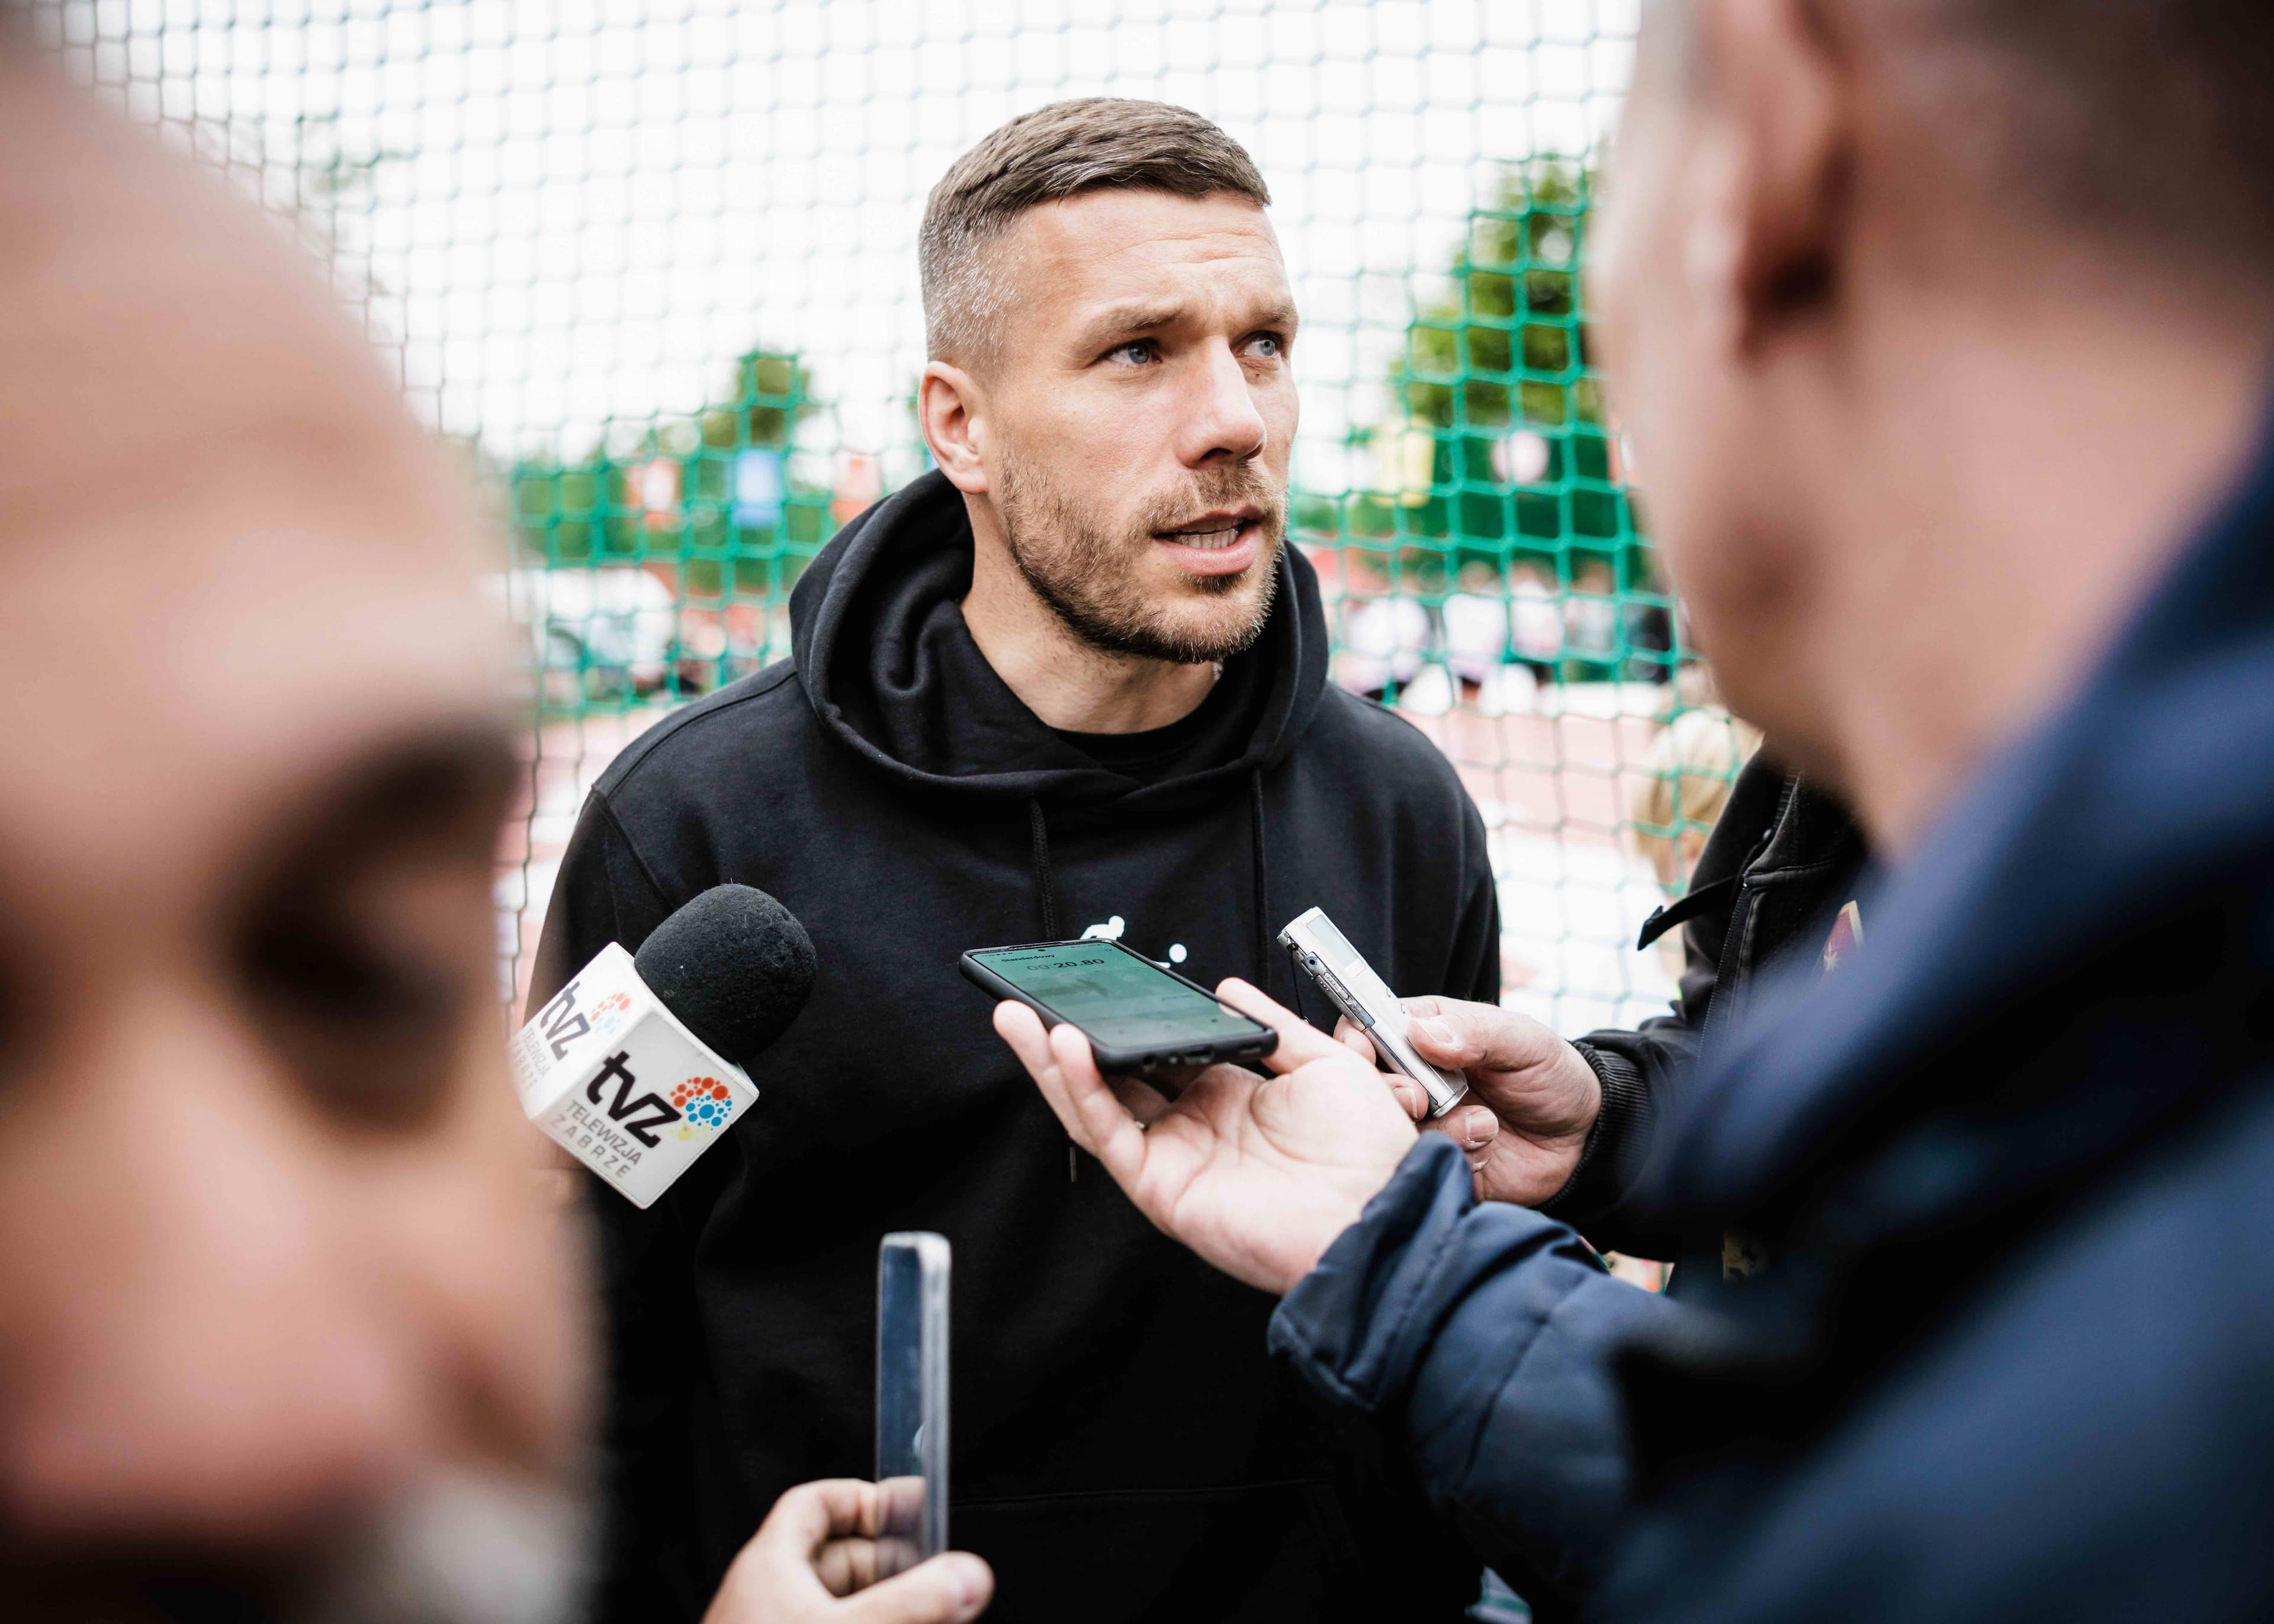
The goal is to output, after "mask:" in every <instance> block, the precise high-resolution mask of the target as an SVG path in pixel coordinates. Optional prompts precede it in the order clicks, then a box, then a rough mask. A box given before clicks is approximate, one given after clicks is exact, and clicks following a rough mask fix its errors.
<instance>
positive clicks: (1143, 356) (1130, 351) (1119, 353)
mask: <svg viewBox="0 0 2274 1624" xmlns="http://www.w3.org/2000/svg"><path fill="white" fill-rule="evenodd" d="M1106 353H1107V356H1108V357H1109V358H1110V359H1112V360H1116V361H1131V362H1134V363H1136V364H1138V365H1142V364H1143V363H1145V362H1147V361H1149V360H1151V359H1152V358H1153V341H1152V340H1151V339H1149V338H1139V339H1133V340H1131V341H1130V342H1128V343H1126V344H1120V345H1117V346H1116V347H1115V348H1114V349H1112V350H1109V351H1107V352H1106Z"/></svg>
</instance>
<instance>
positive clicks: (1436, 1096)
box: [1279, 908, 1469, 1116]
mask: <svg viewBox="0 0 2274 1624" xmlns="http://www.w3.org/2000/svg"><path fill="white" fill-rule="evenodd" d="M1279 945H1280V946H1282V947H1284V948H1285V949H1286V950H1287V951H1289V952H1291V953H1292V954H1293V955H1294V956H1295V962H1296V963H1297V964H1299V965H1300V966H1302V967H1303V969H1304V971H1305V972H1306V974H1309V976H1310V978H1311V979H1312V980H1313V981H1316V982H1317V983H1318V984H1319V989H1320V990H1321V991H1322V992H1324V993H1325V994H1326V995H1327V996H1328V997H1329V998H1331V999H1333V1000H1334V1004H1335V1007H1336V1008H1337V1009H1338V1010H1340V1011H1342V1012H1343V1013H1344V1014H1345V1015H1347V1016H1349V1017H1350V1018H1351V1022H1352V1025H1354V1026H1359V1028H1361V1029H1362V1030H1363V1031H1364V1032H1365V1033H1366V1034H1367V1036H1368V1037H1369V1038H1372V1039H1373V1040H1374V1049H1375V1050H1376V1051H1377V1052H1379V1053H1380V1054H1381V1056H1382V1059H1383V1060H1385V1061H1387V1062H1388V1063H1389V1064H1390V1065H1392V1066H1394V1067H1396V1068H1397V1070H1398V1071H1403V1072H1404V1074H1405V1075H1406V1076H1408V1077H1410V1078H1412V1079H1413V1080H1414V1081H1415V1082H1417V1083H1419V1084H1420V1085H1421V1087H1422V1091H1423V1092H1424V1093H1426V1094H1427V1095H1428V1096H1429V1115H1431V1116H1443V1115H1444V1114H1445V1113H1446V1112H1447V1111H1449V1110H1451V1109H1453V1108H1454V1107H1455V1106H1456V1105H1458V1104H1459V1103H1460V1102H1461V1099H1462V1096H1464V1095H1465V1094H1467V1093H1468V1092H1469V1084H1468V1079H1466V1078H1465V1077H1463V1076H1461V1075H1460V1073H1458V1072H1457V1071H1440V1070H1439V1069H1438V1068H1437V1067H1435V1066H1433V1065H1431V1064H1429V1063H1428V1062H1427V1061H1426V1060H1424V1059H1422V1058H1421V1056H1419V1055H1417V1054H1415V1053H1414V1052H1413V1045H1412V1043H1410V1042H1408V1041H1406V1037H1405V1028H1406V1024H1407V1021H1406V1014H1405V1006H1404V1004H1401V1003H1399V1002H1398V1001H1397V994H1396V993H1394V992H1392V991H1390V990H1389V983H1388V982H1387V981H1383V980H1382V977H1380V976H1379V975H1376V974H1374V966H1372V965H1370V964H1368V963H1367V961H1366V959H1364V958H1363V957H1361V956H1360V954H1359V951H1358V949H1356V948H1354V947H1352V945H1351V944H1350V942H1349V939H1348V938H1346V937H1345V936H1344V935H1343V933H1342V932H1341V931H1339V930H1337V929H1335V921H1332V920H1330V919H1329V918H1328V917H1327V915H1326V913H1325V910H1323V909H1321V908H1313V909H1312V910H1311V911H1310V912H1309V913H1307V914H1304V915H1302V917H1300V918H1299V919H1297V920H1296V921H1294V922H1293V923H1291V924H1290V925H1289V926H1288V927H1287V928H1286V929H1284V930H1282V931H1281V932H1280V933H1279Z"/></svg>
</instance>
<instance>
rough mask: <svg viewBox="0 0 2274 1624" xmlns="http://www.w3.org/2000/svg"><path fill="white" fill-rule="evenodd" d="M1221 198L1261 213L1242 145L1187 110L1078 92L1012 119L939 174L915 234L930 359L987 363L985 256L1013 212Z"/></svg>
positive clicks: (997, 290) (995, 284) (991, 312)
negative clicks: (1095, 200) (1102, 196)
mask: <svg viewBox="0 0 2274 1624" xmlns="http://www.w3.org/2000/svg"><path fill="white" fill-rule="evenodd" d="M1113 191H1126V192H1171V193H1174V194H1175V195H1177V196H1178V197H1186V198H1205V197H1212V196H1214V195H1216V193H1218V192H1230V193H1231V194H1232V195H1233V196H1235V197H1242V198H1246V199H1247V200H1248V201H1249V202H1251V203H1253V204H1254V205H1255V206H1256V207H1258V208H1265V207H1269V205H1270V202H1271V189H1270V188H1269V186H1267V185H1265V184H1263V176H1262V174H1261V172H1260V171H1259V170H1258V169H1256V167H1255V161H1254V159H1253V158H1250V157H1249V156H1248V155H1247V149H1246V147H1242V146H1241V145H1240V144H1239V142H1238V141H1235V140H1233V139H1231V137H1230V136H1228V135H1226V134H1225V133H1224V132H1223V131H1222V130H1220V129H1218V128H1217V127H1216V125H1215V124H1211V123H1210V122H1209V120H1207V119H1205V118H1203V117H1201V116H1200V115H1199V114H1198V113H1195V112H1193V111H1192V110H1191V109H1188V108H1181V107H1173V106H1171V105H1170V104H1169V103H1168V102H1133V101H1128V100H1126V99H1124V98H1121V97H1118V96H1083V97H1080V98H1077V99H1076V100H1073V101H1071V102H1051V103H1050V105H1049V106H1048V107H1043V108H1037V109H1035V110H1034V111H1033V112H1031V113H1022V114H1020V116H1019V117H1016V118H1013V120H1012V121H1011V122H1010V123H1009V124H1005V125H1003V126H1002V127H1001V128H1000V129H998V130H997V131H995V132H993V133H992V134H990V135H989V136H987V137H985V138H984V139H982V140H981V141H980V142H979V144H978V145H977V146H975V147H973V148H972V149H971V150H970V151H969V152H968V153H966V154H963V156H961V157H960V158H958V159H957V160H956V161H955V162H953V163H952V164H950V165H949V166H948V169H947V173H946V174H945V175H943V176H942V177H940V180H939V184H937V185H936V186H934V187H933V188H932V189H931V196H930V199H928V200H927V201H926V203H925V204H924V215H923V225H922V229H921V230H920V231H919V233H918V236H917V238H916V266H917V269H918V272H919V274H921V276H922V282H923V307H924V331H925V337H926V342H928V343H929V345H930V349H931V355H932V358H933V359H934V360H952V361H955V362H957V363H958V364H960V365H965V366H971V365H979V364H981V363H983V362H985V361H988V360H990V359H991V358H992V357H994V356H995V355H996V353H997V351H998V349H999V342H998V341H999V339H1000V335H998V334H997V333H996V332H995V330H994V325H995V322H996V321H997V320H998V318H999V317H1000V316H1001V315H1002V313H1003V307H1004V300H1005V297H1006V296H1005V290H1004V289H1003V288H1002V287H1001V286H1000V285H999V284H1000V282H1001V278H1000V276H999V275H998V267H997V266H996V265H995V263H994V250H995V248H996V247H997V245H998V242H999V239H1000V238H1001V237H1003V235H1004V233H1005V232H1006V231H1008V230H1009V229H1011V227H1012V225H1013V223H1015V222H1017V220H1018V218H1019V216H1020V215H1021V214H1025V213H1026V212H1027V211H1028V209H1030V208H1035V207H1040V206H1041V205H1043V204H1044V203H1055V202H1057V201H1058V200H1059V199H1064V198H1073V197H1080V196H1081V195H1083V194H1084V193H1086V192H1113Z"/></svg>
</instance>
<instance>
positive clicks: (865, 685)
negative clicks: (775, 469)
mask: <svg viewBox="0 0 2274 1624" xmlns="http://www.w3.org/2000/svg"><path fill="white" fill-rule="evenodd" d="M971 549H972V539H971V523H970V520H969V518H968V515H966V513H965V511H964V506H963V496H962V493H961V492H959V491H958V490H957V489H956V488H955V487H954V486H953V485H951V484H949V483H948V481H947V478H946V477H945V475H943V474H941V473H939V472H938V471H937V470H933V471H931V472H930V473H927V474H925V475H924V476H923V477H922V478H920V479H918V480H916V481H915V483H913V484H911V485H907V486H906V487H905V488H903V489H901V490H900V491H898V492H894V493H893V494H892V496H890V497H888V498H887V499H885V500H884V501H882V502H879V503H878V504H877V506H875V507H874V508H870V509H869V510H868V511H867V512H866V513H864V514H862V515H861V516H860V517H859V518H857V519H855V520H854V521H853V522H852V523H850V524H848V525H847V526H846V527H845V528H844V530H840V532H838V534H837V536H836V538H834V539H833V540H832V541H831V542H830V543H829V545H827V546H825V547H824V548H823V549H822V550H821V552H820V553H819V555H818V556H817V557H816V558H815V559H814V560H813V562H812V563H811V564H810V565H809V567H808V568H807V569H806V571H805V574H804V575H803V576H802V577H801V578H800V580H799V581H798V583H797V587H796V590H794V591H793V592H792V593H791V595H790V630H791V649H792V650H793V652H794V655H795V658H796V662H797V671H798V676H799V679H800V680H801V681H802V683H803V685H804V687H805V691H806V694H807V696H808V698H809V700H810V701H811V703H812V705H813V709H814V711H815V713H816V714H817V716H818V717H819V718H820V719H821V722H822V725H823V726H825V727H826V728H827V729H829V731H830V732H831V733H833V734H835V735H836V737H838V738H839V739H840V740H841V741H843V742H844V743H845V744H847V746H849V747H850V748H852V749H853V750H854V751H855V752H856V753H857V754H859V755H860V756H862V757H864V758H865V759H867V760H868V761H870V763H873V764H874V765H876V766H877V768H879V769H881V770H882V771H885V772H886V773H888V774H890V775H891V776H892V777H893V778H897V779H899V780H900V781H901V782H903V783H906V784H908V785H911V786H922V787H923V788H925V789H928V790H936V791H945V792H950V793H960V794H970V795H982V796H1006V797H1013V798H1016V799H1018V800H1021V801H1039V800H1043V799H1047V800H1050V801H1054V802H1060V803H1078V804H1084V805H1090V806H1128V807H1138V806H1142V807H1146V808H1155V807H1159V806H1162V805H1164V804H1167V803H1171V802H1175V801H1184V800H1186V799H1188V798H1191V797H1193V796H1197V795H1205V794H1221V793H1224V792H1225V791H1227V790H1231V789H1232V788H1235V787H1237V786H1238V784H1239V781H1240V780H1241V779H1243V778H1247V777H1250V776H1252V775H1253V774H1254V773H1256V772H1258V771H1262V770H1265V769H1267V768H1269V767H1272V766H1275V765H1276V764H1277V763H1279V762H1281V761H1282V760H1284V758H1285V757H1286V756H1288V754H1289V753H1290V752H1291V751H1292V750H1293V748H1295V745H1296V742H1297V741H1299V739H1301V737H1302V735H1303V733H1304V731H1305V730H1306V728H1307V727H1308V726H1310V725H1311V722H1312V720H1313V718H1314V717H1315V716H1316V715H1317V712H1318V709H1319V705H1320V703H1321V700H1322V699H1323V697H1324V695H1325V693H1326V686H1327V658H1328V643H1327V626H1326V615H1325V613H1324V611H1323V609H1322V608H1321V605H1320V601H1319V581H1318V576H1317V575H1316V573H1315V572H1314V571H1313V569H1312V568H1311V566H1310V562H1309V560H1306V559H1305V558H1304V557H1303V556H1302V554H1301V553H1299V551H1298V550H1297V549H1296V548H1295V547H1294V546H1293V545H1287V546H1284V547H1283V548H1282V549H1281V550H1280V558H1279V591H1278V596H1277V598H1276V600H1275V601H1274V603H1273V605H1272V608H1271V614H1270V618H1269V620H1267V621H1266V622H1265V623H1264V628H1263V634H1262V635H1261V636H1260V637H1259V638H1257V639H1256V641H1255V643H1254V646H1253V647H1251V648H1249V649H1248V650H1246V651H1245V652H1243V653H1240V654H1237V655H1234V656H1233V657H1232V658H1231V659H1229V660H1226V661H1225V662H1224V676H1223V679H1222V680H1221V682H1220V683H1219V684H1218V688H1217V690H1216V695H1215V697H1214V698H1213V699H1212V700H1211V708H1212V715H1211V719H1210V720H1209V724H1208V725H1207V726H1204V727H1203V728H1202V729H1201V732H1200V733H1198V734H1197V735H1195V737H1194V738H1193V741H1192V742H1191V744H1190V745H1189V747H1188V748H1186V752H1185V753H1184V755H1183V756H1181V757H1180V758H1179V759H1178V761H1177V762H1175V763H1172V764H1171V767H1170V768H1169V769H1168V770H1167V771H1164V772H1156V773H1154V774H1150V775H1148V778H1146V779H1143V780H1140V779H1138V778H1132V777H1130V776H1128V775H1127V774H1125V773H1122V772H1118V771H1114V770H1112V769H1111V768H1109V767H1103V766H1101V765H1099V764H1098V763H1096V762H1095V761H1093V760H1091V759H1090V758H1089V757H1088V756H1087V755H1085V754H1084V753H1083V752H1082V751H1081V750H1080V749H1078V748H1075V747H1074V746H1073V745H1071V744H1068V743H1067V742H1066V741H1065V740H1063V739H1061V738H1059V737H1058V734H1057V733H1053V732H1052V731H1051V730H1050V727H1049V726H1047V725H1046V724H1045V723H1043V720H1042V719H1041V718H1039V717H1037V716H1035V713H1034V712H1033V711H1029V710H1028V708H1027V707H1026V705H1025V704H1024V703H1022V702H1021V701H1020V698H1019V696H1018V695H1015V694H1013V692H1012V691H1011V690H1010V688H1008V687H1007V686H1005V683H1004V681H1003V680H1002V679H1001V678H1000V677H998V676H997V675H996V674H995V670H994V667H992V666H991V665H989V664H988V663H987V659H986V657H985V656H984V655H983V654H982V653H981V652H980V651H979V645H978V644H977V643H975V642H974V641H973V640H972V636H971V632H970V628H968V627H967V626H966V625H965V624H964V620H963V610H962V607H961V605H962V600H963V598H964V595H965V594H966V593H968V591H969V590H970V589H971Z"/></svg>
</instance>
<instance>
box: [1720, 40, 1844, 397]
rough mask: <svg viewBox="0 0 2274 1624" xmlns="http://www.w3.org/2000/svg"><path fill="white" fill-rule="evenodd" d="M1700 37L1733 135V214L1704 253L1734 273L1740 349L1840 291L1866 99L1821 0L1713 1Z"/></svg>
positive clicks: (1751, 347) (1750, 348) (1746, 350)
mask: <svg viewBox="0 0 2274 1624" xmlns="http://www.w3.org/2000/svg"><path fill="white" fill-rule="evenodd" d="M1698 10H1699V12H1700V17H1699V21H1700V24H1701V28H1700V34H1701V37H1700V40H1699V44H1700V45H1701V46H1702V48H1703V49H1704V50H1705V51H1706V56H1707V65H1706V78H1707V79H1708V81H1709V88H1707V89H1706V92H1705V94H1707V95H1709V96H1711V97H1712V98H1713V100H1714V101H1715V102H1718V103H1719V104H1720V106H1719V108H1718V109H1717V110H1718V112H1719V114H1720V117H1721V120H1722V121H1723V122H1724V124H1725V129H1726V132H1727V135H1728V139H1729V142H1730V152H1729V156H1730V161H1731V167H1730V169H1729V171H1728V174H1727V175H1726V176H1725V177H1724V178H1725V179H1726V181H1727V183H1728V193H1727V195H1726V196H1725V198H1724V199H1723V202H1724V204H1725V206H1726V212H1724V213H1722V214H1721V218H1720V219H1719V220H1718V221H1717V222H1716V228H1715V231H1714V235H1715V236H1716V237H1718V239H1719V240H1718V241H1716V242H1714V243H1713V244H1711V247H1710V249H1707V250H1704V251H1702V257H1703V258H1705V259H1706V260H1708V261H1711V262H1718V263H1714V264H1713V267H1712V268H1713V271H1714V272H1717V273H1719V274H1721V275H1723V276H1727V277H1728V279H1729V282H1730V287H1729V289H1728V293H1729V295H1730V296H1733V298H1734V304H1735V306H1736V308H1735V310H1734V312H1733V314H1734V316H1735V318H1736V332H1735V334H1734V335H1733V336H1734V338H1735V340H1736V344H1737V346H1738V349H1739V351H1740V353H1743V354H1753V353H1757V352H1758V350H1760V349H1761V348H1762V347H1763V346H1764V345H1765V344H1766V343H1769V342H1773V340H1774V339H1775V338H1776V337H1777V336H1779V335H1781V334H1782V333H1783V332H1785V331H1786V330H1788V328H1789V327H1791V326H1792V325H1793V324H1794V323H1795V322H1796V321H1803V320H1808V319H1810V318H1811V317H1812V316H1814V315H1815V314H1817V313H1818V312H1820V311H1821V310H1822V308H1823V307H1824V305H1826V303H1827V302H1828V301H1829V300H1830V299H1832V298H1833V297H1835V295H1836V293H1837V290H1838V288H1839V285H1840V282H1841V272H1842V270H1843V269H1844V268H1845V267H1843V265H1842V264H1841V259H1842V256H1843V254H1844V253H1845V252H1847V242H1846V236H1847V228H1848V224H1849V221H1848V209H1849V195H1848V188H1849V177H1850V176H1851V174H1852V172H1853V167H1854V146H1855V140H1856V121H1857V115H1858V109H1857V107H1856V79H1855V76H1854V75H1853V74H1852V73H1850V72H1849V68H1848V64H1849V57H1848V55H1847V49H1846V47H1847V43H1848V42H1847V41H1844V40H1843V39H1841V37H1840V36H1839V34H1837V32H1836V31H1835V30H1834V27H1833V26H1832V25H1831V23H1830V22H1829V20H1828V19H1827V17H1826V11H1825V9H1824V7H1823V5H1822V4H1821V0H1705V4H1701V5H1700V6H1699V8H1698Z"/></svg>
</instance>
